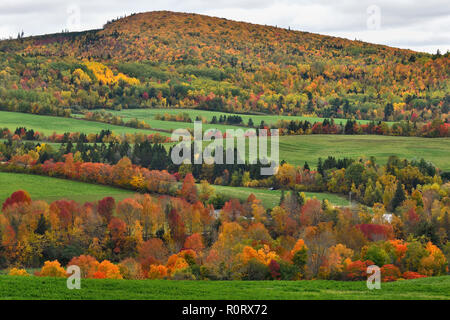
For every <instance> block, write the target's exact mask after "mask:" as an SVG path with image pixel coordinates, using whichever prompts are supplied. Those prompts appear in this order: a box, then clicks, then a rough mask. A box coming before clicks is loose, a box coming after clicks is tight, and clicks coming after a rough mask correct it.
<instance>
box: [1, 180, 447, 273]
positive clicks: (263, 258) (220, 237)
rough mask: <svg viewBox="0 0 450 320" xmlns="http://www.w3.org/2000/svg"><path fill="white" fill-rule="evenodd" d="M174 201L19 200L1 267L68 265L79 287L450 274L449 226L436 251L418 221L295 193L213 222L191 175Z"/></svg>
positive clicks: (7, 218)
mask: <svg viewBox="0 0 450 320" xmlns="http://www.w3.org/2000/svg"><path fill="white" fill-rule="evenodd" d="M177 195H178V197H176V198H174V197H165V196H162V197H151V196H149V195H139V196H135V197H134V198H130V199H125V200H122V201H121V202H118V203H116V202H115V201H114V199H112V198H105V199H103V200H100V201H98V202H92V203H85V204H84V205H81V204H78V203H76V202H74V201H66V200H59V201H55V202H53V203H51V204H47V203H45V202H43V201H32V200H31V198H30V196H29V195H28V194H27V193H26V192H24V191H18V192H16V193H14V194H13V195H11V197H10V198H8V199H7V200H6V201H5V203H4V204H3V207H2V214H0V236H1V237H0V239H1V245H0V252H1V255H0V256H1V257H2V258H1V259H2V260H1V261H0V263H1V264H2V266H3V267H10V268H13V267H14V268H16V269H13V270H12V271H11V274H17V275H24V272H23V271H20V268H24V267H40V266H41V265H42V264H44V262H45V264H44V266H43V268H42V270H41V271H40V272H39V273H38V275H41V276H64V275H65V273H64V272H63V271H64V269H62V267H61V265H63V266H69V265H72V264H73V265H78V266H80V267H81V270H82V275H83V277H87V278H116V279H120V278H125V279H143V278H150V279H156V278H159V279H165V278H169V279H212V280H215V279H248V280H266V279H273V280H279V279H284V280H298V279H305V278H306V279H311V278H314V279H317V278H320V279H336V280H363V279H364V278H365V277H366V268H367V266H369V265H372V264H376V265H378V266H380V267H382V276H383V280H384V281H393V280H397V279H399V278H404V279H412V278H417V277H422V276H437V275H442V274H446V273H447V272H448V259H449V255H450V243H449V242H448V236H449V235H448V232H449V231H450V229H449V224H448V216H447V225H446V226H445V228H446V229H444V231H446V232H447V234H446V235H444V238H443V239H444V241H443V242H441V243H440V244H439V246H437V245H436V244H433V243H432V242H431V241H430V240H431V237H430V235H429V234H428V233H427V231H425V230H423V231H422V232H421V233H420V234H415V233H414V232H412V231H411V230H412V229H410V227H411V223H412V222H414V221H415V219H421V216H422V215H426V214H425V213H424V212H420V213H419V214H418V215H417V217H418V218H417V217H416V216H414V215H413V214H411V213H410V212H409V211H408V212H406V211H402V212H401V214H400V215H399V216H398V217H397V218H395V219H391V220H390V219H386V217H385V215H384V214H383V212H382V211H380V210H377V209H375V208H374V213H370V212H369V211H368V210H367V209H364V208H360V209H359V210H357V211H351V210H350V209H348V208H346V209H341V208H333V207H331V206H330V205H329V204H328V203H327V202H326V201H324V202H322V203H321V202H320V201H318V200H316V199H306V198H305V197H304V195H302V194H300V195H295V193H293V192H291V193H289V194H288V195H287V196H286V197H285V199H283V200H282V202H281V204H280V205H279V206H276V207H274V208H273V209H272V210H265V209H264V208H263V207H262V205H261V202H260V201H259V200H258V199H256V198H255V197H254V196H253V195H250V196H249V198H248V199H247V200H246V201H244V202H242V203H241V202H239V201H238V200H236V199H231V200H230V201H228V202H226V203H225V205H224V206H223V207H222V209H221V210H220V211H219V212H217V211H214V209H213V208H212V207H211V206H209V205H205V204H204V202H205V201H206V200H207V197H205V196H207V195H208V193H207V192H202V190H201V189H199V190H198V189H197V188H196V186H195V184H194V180H193V178H192V176H191V175H188V176H186V178H185V180H184V183H183V185H182V186H181V188H180V189H179V190H178V192H177ZM448 195H449V194H448V191H447V193H446V197H447V199H448ZM294 202H295V203H296V204H295V205H293V203H294ZM406 204H408V205H411V203H407V202H405V203H404V204H402V205H405V210H406V209H407V208H406ZM447 209H448V207H447ZM403 212H405V214H403ZM55 260H57V261H55ZM99 261H102V262H101V263H99ZM111 262H112V263H111Z"/></svg>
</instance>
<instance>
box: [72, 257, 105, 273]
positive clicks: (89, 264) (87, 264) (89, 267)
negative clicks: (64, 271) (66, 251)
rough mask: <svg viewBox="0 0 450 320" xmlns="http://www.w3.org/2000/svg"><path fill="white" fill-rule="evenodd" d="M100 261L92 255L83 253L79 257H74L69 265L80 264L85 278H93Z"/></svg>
mask: <svg viewBox="0 0 450 320" xmlns="http://www.w3.org/2000/svg"><path fill="white" fill-rule="evenodd" d="M99 264H100V263H99V262H98V261H97V260H96V259H95V258H94V257H92V256H90V255H81V256H79V257H74V258H72V260H70V262H69V263H68V264H67V266H72V265H73V266H78V267H80V270H81V276H82V277H83V278H93V276H94V273H95V272H97V268H98V266H99Z"/></svg>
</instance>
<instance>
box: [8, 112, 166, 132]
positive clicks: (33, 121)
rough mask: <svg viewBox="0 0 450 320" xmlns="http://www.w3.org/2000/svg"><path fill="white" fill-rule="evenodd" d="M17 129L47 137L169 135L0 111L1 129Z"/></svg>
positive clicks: (77, 120) (83, 121)
mask: <svg viewBox="0 0 450 320" xmlns="http://www.w3.org/2000/svg"><path fill="white" fill-rule="evenodd" d="M17 127H26V128H27V129H33V130H34V131H39V132H41V133H44V134H46V135H51V134H52V133H53V132H56V133H65V132H81V133H85V134H89V133H100V131H101V130H108V129H109V130H111V131H113V132H114V133H116V134H124V133H135V132H143V133H147V134H155V133H159V134H161V135H168V134H167V133H164V132H158V131H154V130H143V129H135V128H129V127H124V126H115V125H110V124H107V123H101V122H93V121H87V120H81V119H74V118H63V117H53V116H41V115H35V114H29V113H19V112H7V111H0V128H8V129H10V130H12V131H13V130H15V129H16V128H17Z"/></svg>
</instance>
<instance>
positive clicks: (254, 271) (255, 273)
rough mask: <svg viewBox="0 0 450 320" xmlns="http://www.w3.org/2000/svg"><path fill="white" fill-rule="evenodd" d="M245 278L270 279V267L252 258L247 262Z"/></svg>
mask: <svg viewBox="0 0 450 320" xmlns="http://www.w3.org/2000/svg"><path fill="white" fill-rule="evenodd" d="M244 278H245V279H246V280H267V279H270V272H269V267H267V266H266V265H265V264H264V263H261V262H260V261H258V260H257V259H254V258H253V259H251V260H250V261H249V262H248V263H247V268H246V271H245V276H244Z"/></svg>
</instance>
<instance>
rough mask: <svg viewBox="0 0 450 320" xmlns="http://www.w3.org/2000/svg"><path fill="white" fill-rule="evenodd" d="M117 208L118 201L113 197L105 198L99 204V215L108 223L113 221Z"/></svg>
mask: <svg viewBox="0 0 450 320" xmlns="http://www.w3.org/2000/svg"><path fill="white" fill-rule="evenodd" d="M115 208H116V201H115V200H114V198H112V197H106V198H103V199H102V200H100V201H99V202H98V209H97V210H98V213H99V214H100V215H101V216H102V217H103V219H105V221H106V222H107V223H109V222H110V221H111V218H112V216H113V213H114V209H115Z"/></svg>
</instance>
